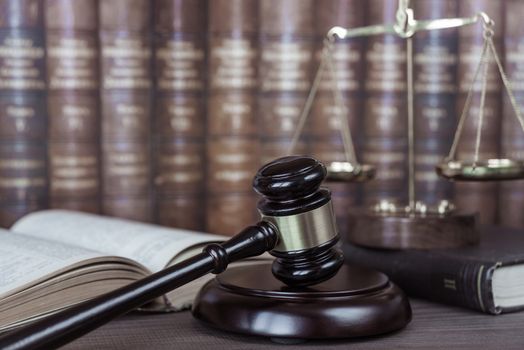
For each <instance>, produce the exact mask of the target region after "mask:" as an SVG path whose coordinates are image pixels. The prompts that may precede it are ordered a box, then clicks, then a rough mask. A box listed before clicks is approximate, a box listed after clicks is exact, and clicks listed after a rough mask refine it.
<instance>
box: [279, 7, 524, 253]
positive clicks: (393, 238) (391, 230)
mask: <svg viewBox="0 0 524 350" xmlns="http://www.w3.org/2000/svg"><path fill="white" fill-rule="evenodd" d="M478 23H481V24H482V26H483V38H484V44H483V47H482V51H481V55H480V60H479V64H478V66H477V68H476V70H475V73H474V76H473V80H472V82H471V85H470V88H469V91H468V94H467V97H466V100H465V103H464V107H463V110H462V114H461V116H460V119H459V122H458V125H457V129H456V131H455V136H454V139H453V144H452V146H451V149H450V152H449V154H448V156H447V157H446V158H445V159H444V160H443V161H442V162H441V163H440V164H438V165H437V166H436V171H437V174H438V175H440V176H441V177H444V178H446V179H448V180H451V181H504V180H517V179H524V162H523V161H520V160H514V159H507V158H500V159H499V158H494V159H480V157H479V149H480V145H481V139H482V125H483V120H484V104H485V95H486V82H487V76H488V66H489V59H490V56H491V57H493V59H494V60H495V63H496V64H497V67H498V72H499V74H500V76H501V78H502V82H503V83H504V87H505V89H506V92H507V93H508V96H509V100H510V103H511V106H512V108H513V110H514V112H515V115H516V118H517V119H518V121H519V123H520V125H521V127H522V129H523V130H524V119H523V117H522V114H521V112H520V109H519V107H518V105H517V102H516V100H515V97H514V95H513V92H512V89H511V84H510V82H509V80H508V78H507V76H506V74H505V72H504V69H503V67H502V64H501V62H500V58H499V56H498V54H497V52H496V49H495V46H494V44H493V40H492V38H493V33H494V32H493V26H494V22H493V21H492V20H491V19H490V18H489V16H488V15H487V14H486V13H484V12H480V13H477V14H475V15H474V16H472V17H467V18H445V19H435V20H424V21H419V20H416V19H415V18H414V12H413V9H411V8H409V0H399V6H398V9H397V13H396V23H395V24H390V25H387V24H386V25H372V26H366V27H359V28H349V29H346V28H342V27H333V28H331V29H330V30H329V32H328V33H327V35H326V38H325V39H324V47H323V51H322V58H321V61H320V65H319V68H318V71H317V73H316V76H315V79H314V81H313V84H312V87H311V90H310V92H309V95H308V98H307V100H306V103H305V105H304V108H303V110H302V114H301V116H300V119H299V122H298V125H297V129H296V131H295V134H294V136H293V139H292V142H291V145H290V148H289V153H292V151H293V150H294V149H295V147H296V145H297V142H298V140H299V138H300V135H301V133H302V130H303V128H304V125H305V122H306V120H307V117H308V115H309V112H310V109H311V106H312V103H313V100H314V98H315V95H316V92H317V89H318V86H319V83H320V80H321V78H322V76H323V74H324V72H325V71H326V69H327V70H328V71H329V74H330V78H331V86H332V92H333V97H334V102H335V104H336V105H337V107H338V108H337V109H338V111H339V112H338V118H339V122H340V125H341V126H342V128H341V134H342V140H343V146H344V152H345V155H346V160H345V161H341V162H332V163H330V164H327V169H328V175H327V179H328V181H335V182H364V181H369V180H372V179H373V177H374V176H375V168H374V167H373V166H371V165H367V164H361V163H359V162H358V160H357V157H356V154H355V149H354V145H353V140H352V138H351V132H350V129H349V123H348V121H347V119H346V117H345V116H346V115H347V114H348V112H347V109H346V107H345V105H344V103H343V99H342V93H341V90H340V89H339V88H338V85H337V84H338V82H337V79H336V74H337V72H336V69H335V65H334V60H333V44H334V42H335V40H336V39H337V37H338V38H340V39H347V38H352V37H362V36H372V35H382V34H396V35H398V36H399V37H401V38H404V39H406V45H407V46H406V56H407V57H406V58H407V59H406V62H407V101H406V102H407V111H408V125H407V128H408V169H409V172H408V174H409V179H408V180H409V182H408V191H409V203H408V205H406V206H398V205H396V204H395V203H392V202H389V201H381V202H379V203H377V204H376V205H375V206H374V207H372V208H360V209H355V210H351V212H349V213H348V215H349V221H350V225H349V229H348V232H345V233H341V234H342V236H343V237H344V238H345V239H346V240H348V241H351V242H353V243H356V244H360V245H364V246H369V247H376V248H387V249H405V248H414V249H429V248H444V247H458V246H463V245H469V244H475V243H478V240H479V235H478V232H477V230H476V215H475V214H473V213H462V212H459V211H458V210H457V209H456V208H455V206H454V205H453V204H452V203H450V202H449V201H447V200H443V201H441V202H440V203H439V204H438V205H436V206H428V205H426V204H425V203H423V202H420V201H417V198H416V193H415V176H414V175H415V161H414V159H415V151H414V143H415V135H414V107H413V104H414V102H413V101H414V99H413V95H414V84H413V43H412V38H413V35H414V34H415V33H416V32H418V31H425V30H439V29H447V28H457V27H463V26H467V25H473V24H478ZM479 78H480V83H481V91H480V106H479V111H480V112H479V115H478V123H477V130H476V138H475V151H474V154H473V159H457V157H456V151H457V146H458V143H459V140H460V137H461V135H462V130H463V127H464V124H465V121H466V118H467V115H468V113H467V112H468V110H469V107H470V104H471V99H472V94H473V87H474V85H475V83H476V82H477V81H478V79H479Z"/></svg>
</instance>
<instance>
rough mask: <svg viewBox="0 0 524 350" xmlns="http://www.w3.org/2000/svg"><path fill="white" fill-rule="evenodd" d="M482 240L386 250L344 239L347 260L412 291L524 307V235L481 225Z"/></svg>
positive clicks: (493, 307) (482, 306)
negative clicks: (441, 246)
mask: <svg viewBox="0 0 524 350" xmlns="http://www.w3.org/2000/svg"><path fill="white" fill-rule="evenodd" d="M480 232H481V240H480V244H478V245H472V246H467V247H461V248H447V249H434V250H429V251H428V250H416V249H406V250H380V249H370V248H364V247H359V246H356V245H352V244H349V243H345V244H343V251H344V257H345V261H346V262H349V263H354V264H357V265H361V266H366V267H369V268H373V269H376V270H379V271H381V272H384V273H385V274H386V275H388V277H389V278H391V280H392V281H393V282H395V283H396V284H397V285H398V286H399V287H401V288H402V289H403V290H404V291H405V292H406V293H407V294H408V295H410V296H413V297H416V298H424V299H428V300H432V301H435V302H439V303H444V304H451V305H457V306H461V307H465V308H469V309H474V310H477V311H481V312H485V313H489V314H494V315H498V314H501V313H507V312H513V311H519V310H522V309H524V302H523V300H524V298H523V297H524V288H523V285H522V275H523V274H524V254H523V253H522V246H523V245H524V235H523V234H522V232H521V231H520V230H516V229H507V228H500V227H494V226H492V227H481V229H480Z"/></svg>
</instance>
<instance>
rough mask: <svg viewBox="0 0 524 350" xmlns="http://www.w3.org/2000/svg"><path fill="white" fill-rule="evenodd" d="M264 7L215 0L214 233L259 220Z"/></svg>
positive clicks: (210, 168) (209, 155)
mask: <svg viewBox="0 0 524 350" xmlns="http://www.w3.org/2000/svg"><path fill="white" fill-rule="evenodd" d="M262 2H263V1H262ZM258 6H259V1H258V0H234V1H232V0H216V1H211V2H210V4H209V41H208V43H209V65H208V68H209V82H208V84H209V85H208V86H209V97H208V104H207V107H208V123H207V151H206V159H207V181H206V182H207V206H206V231H208V232H212V233H218V234H224V235H233V234H234V233H235V232H237V231H238V230H240V229H242V227H245V226H247V225H250V224H251V223H252V222H255V221H256V220H257V213H256V210H255V208H256V205H255V203H256V197H255V193H254V191H253V190H252V179H253V174H255V172H256V171H257V168H258V166H259V164H260V142H259V138H258V121H257V99H256V97H257V83H258V80H257V79H258V40H257V33H258Z"/></svg>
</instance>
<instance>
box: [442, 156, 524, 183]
mask: <svg viewBox="0 0 524 350" xmlns="http://www.w3.org/2000/svg"><path fill="white" fill-rule="evenodd" d="M436 170H437V174H438V175H439V176H442V177H444V178H447V179H450V180H456V181H503V180H520V179H524V161H520V160H513V159H504V158H502V159H497V158H494V159H487V160H480V161H477V162H476V163H475V162H473V161H457V160H451V161H445V162H443V163H441V164H439V165H438V166H437V168H436Z"/></svg>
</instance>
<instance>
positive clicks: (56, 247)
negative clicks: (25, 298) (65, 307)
mask: <svg viewBox="0 0 524 350" xmlns="http://www.w3.org/2000/svg"><path fill="white" fill-rule="evenodd" d="M100 256H101V254H100V253H97V252H94V251H89V250H86V249H82V248H79V247H74V246H69V245H65V244H56V243H54V242H48V241H45V240H40V239H34V238H31V237H26V236H24V235H14V234H12V233H11V232H9V231H5V230H1V229H0V297H1V296H3V295H5V293H7V292H9V291H12V290H14V289H17V288H19V287H21V286H23V285H26V284H27V283H30V282H33V281H35V280H37V279H39V278H41V277H43V276H45V275H47V274H50V273H53V272H56V271H57V270H60V269H64V268H66V267H68V266H70V265H73V264H76V263H78V262H80V261H83V260H86V259H91V258H96V257H100Z"/></svg>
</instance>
